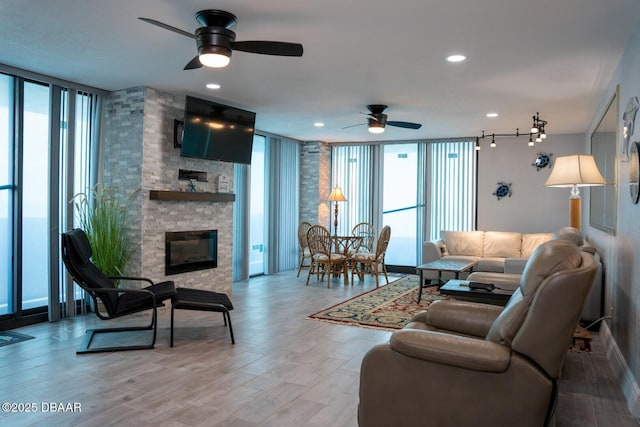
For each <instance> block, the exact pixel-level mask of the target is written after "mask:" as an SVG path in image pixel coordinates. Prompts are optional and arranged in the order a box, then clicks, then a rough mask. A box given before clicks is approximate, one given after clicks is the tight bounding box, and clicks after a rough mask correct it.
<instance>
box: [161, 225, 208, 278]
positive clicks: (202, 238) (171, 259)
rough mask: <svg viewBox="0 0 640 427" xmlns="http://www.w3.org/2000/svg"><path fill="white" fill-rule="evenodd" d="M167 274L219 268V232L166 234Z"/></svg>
mask: <svg viewBox="0 0 640 427" xmlns="http://www.w3.org/2000/svg"><path fill="white" fill-rule="evenodd" d="M164 265H165V274H166V275H167V276H168V275H170V274H178V273H185V272H187V271H196V270H205V269H208V268H216V267H217V266H218V230H193V231H173V232H166V233H165V264H164Z"/></svg>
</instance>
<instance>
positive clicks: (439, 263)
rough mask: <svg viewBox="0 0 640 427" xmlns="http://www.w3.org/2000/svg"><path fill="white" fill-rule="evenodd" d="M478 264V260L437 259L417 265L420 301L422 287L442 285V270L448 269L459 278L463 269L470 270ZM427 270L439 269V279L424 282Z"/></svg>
mask: <svg viewBox="0 0 640 427" xmlns="http://www.w3.org/2000/svg"><path fill="white" fill-rule="evenodd" d="M475 265H476V261H458V260H442V259H438V260H435V261H431V262H428V263H426V264H422V265H419V266H417V267H416V270H418V273H419V274H420V287H419V288H418V303H419V302H420V299H422V288H426V287H429V286H438V287H440V286H442V284H443V283H444V282H443V281H442V272H443V271H448V272H452V273H454V275H455V278H456V279H458V277H459V275H460V273H462V272H463V271H469V270H471V269H472V268H473V267H474V266H475ZM425 271H437V272H438V281H437V282H436V283H429V284H425V283H424V272H425Z"/></svg>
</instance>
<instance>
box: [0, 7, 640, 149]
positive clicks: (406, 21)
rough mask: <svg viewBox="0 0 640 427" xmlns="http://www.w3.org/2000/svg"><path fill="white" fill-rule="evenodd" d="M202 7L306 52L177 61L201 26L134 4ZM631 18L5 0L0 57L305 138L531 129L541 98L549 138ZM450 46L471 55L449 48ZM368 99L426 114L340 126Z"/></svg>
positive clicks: (529, 11) (176, 13)
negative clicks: (217, 109)
mask: <svg viewBox="0 0 640 427" xmlns="http://www.w3.org/2000/svg"><path fill="white" fill-rule="evenodd" d="M202 9H222V10H226V11H229V12H232V13H233V14H235V15H236V16H237V17H238V21H239V22H238V25H237V27H236V28H235V31H236V33H237V37H236V40H239V41H240V40H278V41H290V42H299V43H302V44H303V46H304V55H303V57H302V58H288V57H275V56H264V55H256V54H249V53H245V52H234V54H233V57H232V60H231V64H230V65H229V66H228V67H227V68H225V69H222V70H215V69H206V68H201V69H198V70H192V71H183V70H182V68H183V67H184V65H185V64H186V63H187V62H188V61H189V60H190V59H191V58H192V57H193V56H195V54H196V47H195V41H194V40H192V39H189V38H187V37H184V36H180V35H178V34H175V33H172V32H170V31H166V30H163V29H161V28H158V27H155V26H152V25H149V24H147V23H144V22H142V21H140V20H138V19H137V18H138V17H147V18H152V19H155V20H158V21H161V22H164V23H167V24H169V25H172V26H174V27H178V28H181V29H184V30H187V31H189V32H192V31H194V30H195V29H196V28H197V27H198V24H197V22H196V21H195V18H194V14H195V12H197V11H198V10H202ZM639 23H640V2H639V1H638V0H439V1H437V0H396V1H392V2H386V1H385V2H382V1H379V2H374V1H371V0H321V1H320V0H317V1H312V0H306V1H300V0H266V1H257V0H221V1H215V0H213V1H212V0H209V1H204V0H126V1H125V0H111V1H104V0H103V1H99V0H55V1H51V0H28V1H25V0H0V63H3V64H6V65H9V66H13V67H18V68H23V69H26V70H29V71H34V72H38V73H43V74H47V75H50V76H54V77H57V78H61V79H66V80H70V81H73V82H77V83H82V84H85V85H90V86H94V87H97V88H101V89H106V90H117V89H124V88H129V87H135V86H150V87H153V88H156V89H160V90H164V91H169V92H172V93H178V94H184V93H187V94H191V95H195V96H199V97H202V98H209V99H212V100H217V101H219V102H224V103H228V104H232V105H235V106H238V107H242V108H246V109H249V110H252V111H255V112H256V113H257V123H256V128H258V129H260V130H263V131H267V132H272V133H275V134H280V135H284V136H289V137H293V138H297V139H300V140H322V141H326V142H341V141H373V140H405V139H417V138H437V137H455V136H474V135H479V134H480V133H481V132H482V130H485V131H487V133H491V132H496V133H511V132H515V128H516V127H519V128H520V129H521V130H522V129H524V130H525V132H526V131H528V127H530V125H531V116H532V115H533V114H534V113H535V112H536V111H539V112H540V117H541V118H543V119H545V120H548V122H549V124H548V126H547V132H548V134H549V137H550V138H552V137H553V134H554V133H556V134H560V133H582V132H585V130H586V127H587V125H588V122H589V120H590V119H591V117H592V115H593V114H594V112H595V110H596V107H597V104H598V102H599V100H600V98H601V97H602V95H603V93H604V90H605V88H606V85H607V84H608V82H609V80H610V78H611V76H612V73H613V72H614V70H615V68H616V66H617V64H618V62H619V60H620V57H621V55H622V52H623V51H624V49H625V47H626V45H627V43H628V42H629V40H630V38H631V36H632V34H633V32H634V30H635V29H636V28H638V25H639ZM451 53H463V54H464V55H466V56H467V61H465V62H464V63H459V64H450V63H447V62H446V61H445V57H446V56H447V55H449V54H451ZM639 78H640V77H639ZM209 82H216V83H219V84H221V85H222V88H221V89H220V90H218V91H215V92H214V91H210V90H208V89H205V88H204V86H205V84H206V83H209ZM367 104H387V105H389V108H388V109H387V111H386V113H387V114H388V115H389V120H397V121H409V122H418V123H422V124H423V127H422V129H420V130H405V129H400V128H395V127H389V126H387V130H386V132H385V133H384V134H382V135H381V136H379V137H374V136H373V135H371V134H369V133H368V132H367V130H366V126H358V127H352V128H349V129H342V128H343V127H345V126H349V125H353V124H357V123H365V121H366V118H365V116H363V115H361V114H359V112H364V111H366V105H367ZM490 111H495V112H498V113H499V114H500V116H499V117H498V118H496V119H488V118H486V117H485V113H487V112H490ZM316 121H322V122H324V123H325V126H324V128H315V127H314V126H313V123H314V122H316Z"/></svg>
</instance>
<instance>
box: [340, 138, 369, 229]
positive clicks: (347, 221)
mask: <svg viewBox="0 0 640 427" xmlns="http://www.w3.org/2000/svg"><path fill="white" fill-rule="evenodd" d="M331 183H332V186H336V185H337V186H338V187H340V188H342V191H343V193H344V195H345V197H346V199H347V201H346V202H338V234H339V235H348V234H351V229H352V228H353V226H354V225H356V224H358V223H359V222H369V223H373V206H374V205H373V201H374V199H373V197H372V195H373V147H372V146H371V145H345V146H334V147H332V149H331ZM330 208H331V224H330V225H331V231H332V232H333V220H334V211H333V209H334V202H332V203H331V206H330Z"/></svg>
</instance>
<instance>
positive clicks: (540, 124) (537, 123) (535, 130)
mask: <svg viewBox="0 0 640 427" xmlns="http://www.w3.org/2000/svg"><path fill="white" fill-rule="evenodd" d="M548 123H549V122H547V121H546V120H543V119H541V118H540V113H536V114H535V115H534V116H533V124H532V125H531V129H530V130H529V132H528V133H521V132H520V128H516V133H491V134H486V135H485V132H484V131H482V136H478V137H476V147H475V148H476V151H480V139H485V138H488V137H491V148H495V147H496V146H497V144H496V138H498V137H505V136H506V137H511V138H513V137H516V138H519V137H521V136H529V144H528V145H529V147H533V146H534V145H535V143H534V141H535V142H542V141H543V140H545V139H547V132H546V130H545V127H546V126H547V124H548ZM534 138H535V139H534Z"/></svg>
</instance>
